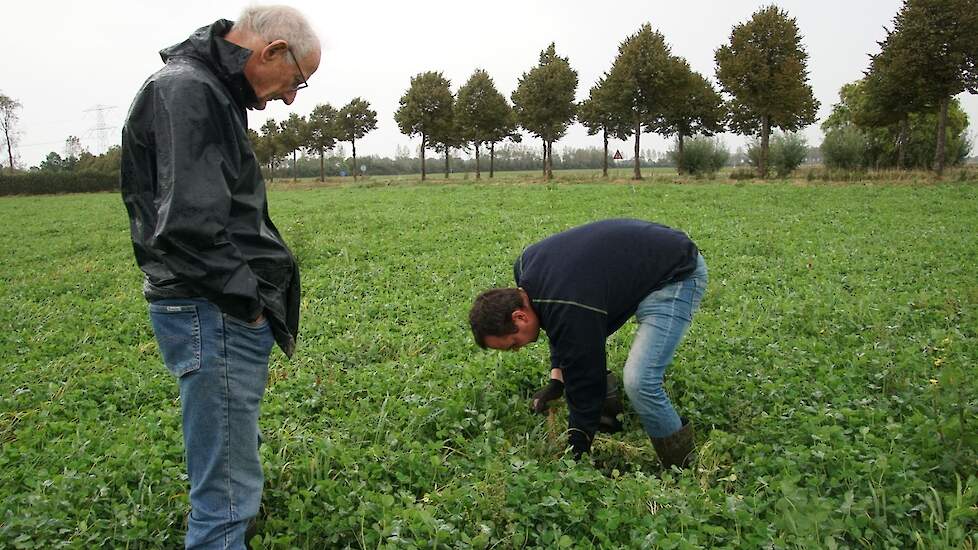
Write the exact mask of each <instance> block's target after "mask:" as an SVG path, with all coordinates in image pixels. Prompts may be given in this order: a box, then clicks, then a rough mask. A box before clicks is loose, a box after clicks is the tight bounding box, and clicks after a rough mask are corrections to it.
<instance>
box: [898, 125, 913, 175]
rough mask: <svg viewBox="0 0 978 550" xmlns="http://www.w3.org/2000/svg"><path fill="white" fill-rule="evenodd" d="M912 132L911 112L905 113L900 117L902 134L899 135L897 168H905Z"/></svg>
mask: <svg viewBox="0 0 978 550" xmlns="http://www.w3.org/2000/svg"><path fill="white" fill-rule="evenodd" d="M909 134H910V114H909V113H905V114H904V115H903V118H902V119H900V134H899V135H898V136H897V169H899V170H903V167H904V166H905V164H904V159H905V158H906V152H907V138H908V137H909Z"/></svg>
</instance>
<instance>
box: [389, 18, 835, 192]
mask: <svg viewBox="0 0 978 550" xmlns="http://www.w3.org/2000/svg"><path fill="white" fill-rule="evenodd" d="M715 57H716V66H717V79H718V81H719V82H720V85H721V87H722V91H723V92H724V93H725V94H726V95H727V96H728V99H727V100H724V98H723V97H722V96H721V93H720V92H718V91H717V90H716V89H715V88H714V87H713V85H712V84H711V83H710V81H709V80H707V79H706V78H705V77H704V76H703V75H701V74H699V73H697V72H695V71H693V70H692V69H691V68H690V66H689V63H688V62H687V61H686V60H685V59H683V58H682V57H680V56H677V55H674V54H673V53H672V51H671V48H670V47H669V45H668V44H667V43H666V40H665V38H664V37H663V35H662V34H661V33H659V32H657V31H655V30H653V29H652V26H651V25H649V24H645V25H643V26H642V27H641V28H640V29H639V30H638V32H636V33H635V34H633V35H631V36H629V37H628V38H626V39H625V41H624V42H622V43H621V44H620V45H619V48H618V55H617V57H616V58H615V60H614V62H613V63H612V66H611V68H610V69H609V70H608V71H607V72H606V73H605V74H604V75H603V76H602V77H601V78H600V79H599V80H598V82H597V84H595V86H594V87H592V88H591V90H590V93H589V95H588V98H587V99H586V100H585V101H583V102H581V103H575V101H574V97H575V93H576V90H577V85H578V78H577V72H576V71H575V70H574V69H573V68H572V67H571V65H570V62H569V60H568V59H567V58H566V57H561V56H560V55H558V54H557V51H556V47H555V45H554V44H550V46H549V47H548V48H547V49H545V50H544V51H542V52H541V53H540V58H539V63H538V64H537V65H536V66H535V67H533V68H532V69H530V70H529V71H527V72H525V73H523V75H522V76H521V77H520V79H519V82H518V84H517V87H516V90H515V91H514V92H513V93H512V95H511V98H510V99H511V100H512V107H511V106H510V105H509V103H508V102H507V101H506V99H505V97H504V96H503V95H502V94H500V93H499V91H498V90H497V89H496V87H495V85H494V84H493V81H492V79H491V78H490V77H489V75H488V74H486V72H485V71H483V70H481V69H480V70H476V71H475V73H473V75H472V76H471V77H470V78H469V80H468V81H467V82H466V83H465V84H464V85H463V86H462V87H461V88H460V89H459V90H458V92H457V94H453V93H452V91H451V83H450V82H449V80H448V79H446V78H445V77H444V76H443V75H442V73H439V72H434V71H429V72H425V73H421V74H419V75H417V76H415V77H414V78H412V79H411V86H410V87H409V88H408V90H407V91H406V92H405V93H404V95H403V96H402V97H401V101H400V108H399V109H398V111H397V113H396V114H395V116H394V118H395V120H396V121H397V124H398V127H399V128H400V130H401V132H403V133H404V134H407V135H409V136H419V137H420V138H421V151H422V153H421V154H422V179H424V177H425V168H424V162H423V159H424V150H425V149H426V148H427V147H434V148H435V149H436V150H440V151H442V152H444V154H445V159H446V174H447V173H448V159H449V151H450V150H451V149H452V148H453V147H467V146H468V145H469V144H471V146H472V147H473V148H474V150H475V156H476V177H477V178H478V177H479V156H480V149H481V147H482V145H483V144H489V147H490V176H491V175H492V164H491V163H492V152H493V147H494V146H495V144H496V143H498V142H500V141H502V140H504V139H515V138H517V137H518V136H519V134H518V133H517V130H518V129H519V128H522V129H523V130H525V131H527V132H529V133H530V134H532V135H534V136H536V137H537V138H538V139H540V140H541V142H542V151H543V154H542V158H543V173H544V175H545V177H547V178H548V179H549V178H551V177H553V173H552V169H553V160H552V156H553V153H552V152H553V144H554V142H555V141H557V140H559V139H561V138H562V137H563V136H564V134H565V133H566V132H567V128H568V127H569V126H570V124H572V123H573V122H574V120H579V121H580V122H581V123H582V124H584V125H585V126H586V127H587V129H588V133H589V134H590V135H595V134H598V133H600V134H601V135H602V140H603V143H604V150H605V163H604V166H603V171H604V174H605V175H607V169H608V168H607V158H608V154H607V149H608V142H609V140H610V139H611V138H615V139H619V140H627V139H630V138H632V137H634V147H635V154H634V155H633V158H634V175H633V177H634V179H641V178H642V172H641V164H640V160H639V159H640V154H639V152H640V150H641V135H642V134H643V133H644V132H655V133H659V134H662V135H666V136H674V137H675V138H676V142H677V164H678V168H679V171H680V173H682V172H683V170H684V164H685V163H684V162H683V156H684V154H683V153H684V144H685V139H686V138H688V137H690V136H694V135H698V134H701V135H705V136H711V135H714V134H716V133H718V132H722V131H725V130H726V129H728V128H729V129H730V130H732V131H734V132H737V133H740V134H744V135H753V136H758V137H759V142H760V154H761V156H760V162H759V171H760V173H761V175H762V176H764V175H766V174H767V165H768V161H767V159H768V148H769V137H770V135H771V133H772V130H773V129H774V128H780V129H781V130H783V131H788V132H790V131H796V130H798V129H800V128H802V127H804V126H806V125H808V124H811V123H812V122H814V121H815V113H816V111H817V110H818V105H819V104H818V101H816V100H815V98H814V95H813V93H812V89H811V86H809V84H808V73H807V69H806V65H807V59H808V56H807V54H806V53H805V50H804V48H803V47H802V45H801V35H800V33H799V31H798V26H797V23H796V22H795V20H794V19H792V18H790V17H788V15H787V13H786V12H784V11H782V10H780V9H779V8H777V7H775V6H771V7H768V8H764V9H761V10H759V11H758V12H756V13H755V14H754V16H753V17H752V18H751V20H750V21H748V22H745V23H743V24H740V25H737V26H736V27H734V29H733V31H732V33H731V35H730V43H729V44H728V45H725V46H722V47H721V48H719V49H718V50H717V51H716V55H715Z"/></svg>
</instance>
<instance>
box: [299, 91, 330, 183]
mask: <svg viewBox="0 0 978 550" xmlns="http://www.w3.org/2000/svg"><path fill="white" fill-rule="evenodd" d="M338 114H339V113H338V112H337V111H336V109H335V108H334V107H333V106H332V105H330V104H329V103H321V104H319V105H316V107H315V108H313V110H312V112H311V113H309V120H308V122H307V123H306V135H305V139H304V140H303V143H304V145H305V148H306V150H308V151H311V152H316V153H319V181H324V180H325V177H326V162H325V158H326V151H328V150H330V149H332V148H333V147H335V146H336V119H337V115H338Z"/></svg>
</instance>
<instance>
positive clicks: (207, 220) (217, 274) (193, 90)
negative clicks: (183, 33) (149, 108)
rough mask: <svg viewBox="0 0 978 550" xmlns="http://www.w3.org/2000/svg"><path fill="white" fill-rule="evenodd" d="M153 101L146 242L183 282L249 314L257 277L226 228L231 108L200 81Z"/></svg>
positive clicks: (253, 313)
mask: <svg viewBox="0 0 978 550" xmlns="http://www.w3.org/2000/svg"><path fill="white" fill-rule="evenodd" d="M153 102H154V103H153V116H154V119H153V135H154V137H155V141H156V143H155V145H156V147H155V149H156V172H157V181H158V185H159V189H158V192H157V198H158V201H159V204H158V217H157V225H156V228H155V231H154V233H153V239H152V243H151V244H152V246H153V247H154V248H156V249H157V250H159V251H160V252H162V261H163V263H164V264H165V265H166V266H167V268H169V269H170V271H171V272H173V274H174V275H175V276H176V277H178V278H179V279H180V280H181V281H182V282H185V283H186V284H187V285H188V286H190V287H191V288H193V289H194V291H195V292H198V293H199V294H200V295H201V296H202V297H204V298H207V299H208V300H210V301H211V302H214V303H215V304H217V306H218V307H220V308H221V310H222V311H223V312H225V313H227V314H229V315H232V316H234V317H237V318H239V319H243V320H246V321H251V320H253V319H255V318H257V317H258V315H259V314H260V313H261V312H262V306H261V300H260V298H259V294H258V281H257V279H256V277H255V274H254V273H253V272H252V270H251V268H250V267H249V266H248V263H247V262H246V261H245V260H244V257H243V256H242V254H241V253H240V251H239V250H238V248H237V247H236V246H235V245H234V244H233V243H232V242H231V239H229V238H228V233H227V231H228V227H227V223H228V219H229V214H230V211H231V208H232V201H231V196H232V193H231V191H232V189H231V186H232V185H233V184H234V181H235V179H236V177H237V172H238V170H239V168H240V153H239V150H238V145H237V142H236V139H235V137H234V133H233V126H232V122H233V119H232V118H231V117H233V116H235V115H234V112H233V111H232V107H229V106H228V105H226V104H223V105H222V101H221V100H220V99H219V98H218V96H217V95H216V94H215V93H214V92H213V90H212V89H211V88H210V87H209V86H208V85H206V84H204V83H201V82H199V81H190V82H182V83H176V84H172V85H169V86H166V85H161V86H157V87H156V89H155V90H154V97H153Z"/></svg>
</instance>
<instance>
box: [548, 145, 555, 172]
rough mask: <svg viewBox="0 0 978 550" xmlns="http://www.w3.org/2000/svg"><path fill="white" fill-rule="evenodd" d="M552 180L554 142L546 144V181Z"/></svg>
mask: <svg viewBox="0 0 978 550" xmlns="http://www.w3.org/2000/svg"><path fill="white" fill-rule="evenodd" d="M552 179H554V142H552V141H548V142H547V181H550V180H552Z"/></svg>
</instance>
